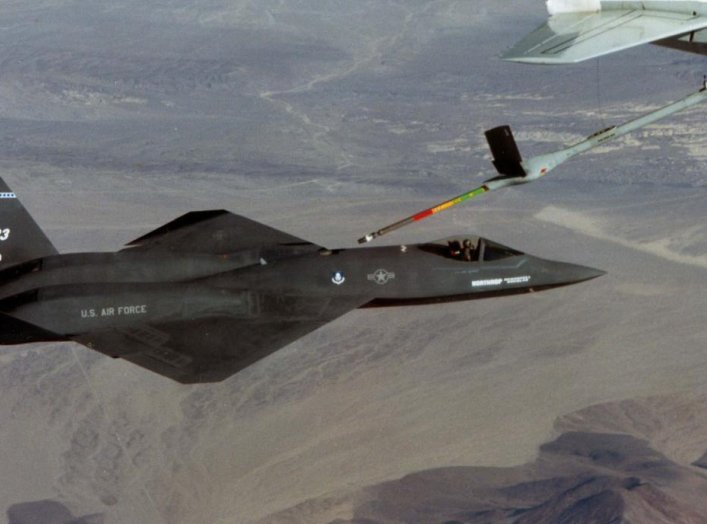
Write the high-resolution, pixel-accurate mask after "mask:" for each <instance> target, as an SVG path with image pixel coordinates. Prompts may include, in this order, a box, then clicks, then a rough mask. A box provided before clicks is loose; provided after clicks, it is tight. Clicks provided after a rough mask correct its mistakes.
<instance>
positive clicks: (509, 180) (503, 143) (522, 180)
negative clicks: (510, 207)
mask: <svg viewBox="0 0 707 524" xmlns="http://www.w3.org/2000/svg"><path fill="white" fill-rule="evenodd" d="M706 98H707V81H706V82H703V85H702V87H701V88H700V90H699V91H697V92H696V93H692V94H691V95H688V96H686V97H684V98H681V99H680V100H678V101H676V102H673V103H671V104H668V105H666V106H664V107H661V108H660V109H657V110H655V111H651V112H650V113H647V114H645V115H643V116H641V117H639V118H636V119H635V120H631V121H629V122H626V123H624V124H621V125H618V126H611V127H608V128H606V129H602V130H601V131H598V132H596V133H594V134H592V135H590V136H589V137H587V138H586V139H585V140H582V141H581V142H578V143H576V144H574V145H572V146H570V147H567V148H565V149H561V150H559V151H555V152H554V153H546V154H544V155H538V156H534V157H532V158H530V159H528V160H523V159H522V157H521V155H520V152H519V151H518V146H517V145H516V142H515V139H514V138H513V133H512V132H511V128H510V127H509V126H500V127H495V128H493V129H490V130H488V131H486V133H485V134H486V140H487V141H488V143H489V147H490V149H491V153H492V154H493V165H494V167H495V168H496V170H497V171H498V173H499V175H498V176H496V177H493V178H490V179H489V180H487V181H486V182H484V183H483V184H482V185H481V186H479V187H477V188H474V189H472V190H471V191H467V192H466V193H462V194H461V195H458V196H455V197H454V198H452V199H450V200H446V201H444V202H441V203H440V204H437V205H436V206H433V207H430V208H428V209H425V210H423V211H420V212H419V213H415V214H414V215H410V216H409V217H407V218H404V219H402V220H399V221H398V222H394V223H392V224H390V225H388V226H385V227H383V228H381V229H379V230H378V231H374V232H372V233H369V234H367V235H365V236H363V237H361V238H359V239H358V243H359V244H364V243H366V242H370V241H371V240H373V239H374V238H377V237H379V236H382V235H385V234H387V233H390V232H391V231H395V230H396V229H400V228H401V227H403V226H406V225H408V224H412V223H413V222H418V221H420V220H422V219H424V218H427V217H429V216H431V215H435V214H437V213H439V212H441V211H444V210H445V209H449V208H450V207H453V206H455V205H457V204H460V203H461V202H464V201H466V200H469V199H471V198H474V197H476V196H478V195H481V194H483V193H487V192H488V191H493V190H494V189H500V188H502V187H508V186H514V185H519V184H527V183H528V182H533V181H535V180H537V179H539V178H541V177H543V176H545V175H547V174H548V173H549V172H550V171H552V170H553V169H554V168H556V167H557V166H559V165H560V164H562V163H564V162H566V161H567V160H569V159H570V158H572V157H574V156H576V155H579V154H581V153H585V152H587V151H589V150H591V149H594V148H595V147H598V146H600V145H602V144H604V143H606V142H608V141H610V140H614V139H615V138H619V137H620V136H623V135H626V134H628V133H631V132H632V131H635V130H637V129H640V128H642V127H644V126H647V125H649V124H652V123H653V122H656V121H658V120H661V119H663V118H665V117H667V116H670V115H672V114H674V113H677V112H679V111H682V110H683V109H686V108H688V107H691V106H693V105H695V104H699V103H700V102H702V101H704V100H705V99H706Z"/></svg>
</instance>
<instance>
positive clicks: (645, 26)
mask: <svg viewBox="0 0 707 524" xmlns="http://www.w3.org/2000/svg"><path fill="white" fill-rule="evenodd" d="M706 27H707V17H706V16H699V15H696V14H693V13H676V12H671V11H651V10H642V9H618V10H604V11H599V12H593V13H561V14H557V15H554V16H551V17H550V19H549V20H548V21H547V23H545V24H544V25H542V26H540V27H539V28H537V29H536V30H535V31H533V32H532V33H530V34H529V35H528V36H526V37H525V38H524V39H523V40H521V41H520V42H518V43H517V44H515V45H514V46H513V47H512V48H511V49H509V50H508V51H507V52H506V53H505V54H504V55H503V56H502V58H503V59H505V60H510V61H513V62H524V63H528V64H567V63H574V62H581V61H583V60H587V59H589V58H595V57H598V56H602V55H606V54H609V53H614V52H616V51H621V50H623V49H628V48H630V47H635V46H638V45H641V44H646V43H649V42H655V41H657V40H664V39H668V38H672V37H676V36H680V35H685V34H687V33H691V32H693V31H699V30H700V29H704V28H706Z"/></svg>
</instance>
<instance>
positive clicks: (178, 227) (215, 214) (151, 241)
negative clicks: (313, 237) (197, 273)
mask: <svg viewBox="0 0 707 524" xmlns="http://www.w3.org/2000/svg"><path fill="white" fill-rule="evenodd" d="M278 244H279V245H283V244H285V245H292V244H310V245H314V244H312V243H311V242H308V241H306V240H302V239H301V238H298V237H296V236H293V235H290V234H289V233H285V232H284V231H280V230H278V229H275V228H272V227H270V226H266V225H265V224H261V223H260V222H256V221H255V220H251V219H249V218H246V217H243V216H240V215H234V214H233V213H230V212H228V211H225V210H223V209H217V210H210V211H192V212H190V213H187V214H185V215H182V216H181V217H179V218H176V219H174V220H172V221H171V222H169V223H167V224H165V225H163V226H161V227H159V228H157V229H155V230H154V231H151V232H150V233H147V234H146V235H143V236H141V237H140V238H138V239H136V240H133V241H132V242H130V243H129V244H128V248H129V249H130V250H141V251H146V250H151V251H152V250H161V251H171V252H188V253H210V254H216V255H219V254H224V253H232V252H233V251H237V250H239V249H247V248H252V247H260V246H272V245H278Z"/></svg>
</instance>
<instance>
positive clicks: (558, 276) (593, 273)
mask: <svg viewBox="0 0 707 524" xmlns="http://www.w3.org/2000/svg"><path fill="white" fill-rule="evenodd" d="M545 271H546V277H547V278H549V280H550V281H551V282H554V283H556V284H576V283H577V282H584V281H586V280H591V279H593V278H597V277H600V276H602V275H606V271H602V270H601V269H596V268H593V267H588V266H580V265H578V264H569V263H567V262H550V261H548V262H547V266H546V268H545Z"/></svg>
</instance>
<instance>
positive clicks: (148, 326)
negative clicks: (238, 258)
mask: <svg viewBox="0 0 707 524" xmlns="http://www.w3.org/2000/svg"><path fill="white" fill-rule="evenodd" d="M254 299H255V300H254V307H255V308H256V309H257V311H254V312H253V316H252V318H243V317H241V318H233V317H229V316H227V313H226V312H222V313H220V314H218V315H215V316H212V317H207V318H199V319H194V320H186V319H185V320H173V321H169V322H155V323H142V324H136V325H134V326H131V327H129V328H114V329H108V330H102V331H98V332H92V333H87V334H82V335H78V336H74V337H72V339H73V340H75V341H76V342H79V343H81V344H84V345H86V346H88V347H89V348H91V349H95V350H96V351H100V352H101V353H105V354H106V355H109V356H112V357H116V358H123V359H125V360H128V361H130V362H132V363H133V364H137V365H138V366H142V367H144V368H146V369H149V370H150V371H153V372H155V373H159V374H160V375H164V376H166V377H169V378H171V379H173V380H176V381H178V382H181V383H185V384H190V383H200V382H218V381H221V380H224V379H226V378H228V377H230V376H231V375H233V374H234V373H236V372H238V371H240V370H242V369H244V368H246V367H248V366H250V365H251V364H253V363H254V362H256V361H258V360H260V359H262V358H265V357H266V356H268V355H270V354H271V353H273V352H275V351H277V350H278V349H280V348H282V347H284V346H286V345H287V344H290V343H291V342H294V341H295V340H297V339H298V338H301V337H303V336H304V335H306V334H307V333H310V332H311V331H314V330H315V329H317V328H319V327H321V326H323V325H324V324H327V323H328V322H331V321H332V320H334V319H336V318H337V317H340V316H341V315H344V314H345V313H347V312H349V311H351V310H352V309H356V308H358V307H359V306H362V305H364V304H366V303H368V302H369V301H370V300H371V299H372V297H336V298H322V297H301V296H281V295H278V296H275V295H256V296H254Z"/></svg>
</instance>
